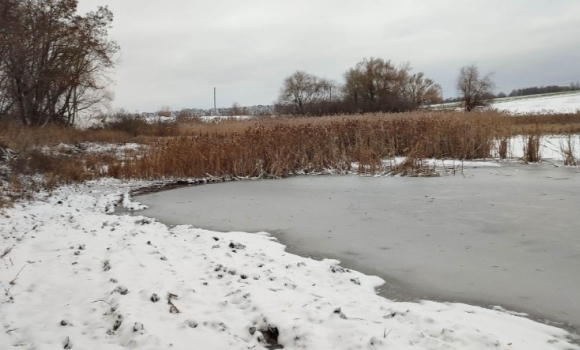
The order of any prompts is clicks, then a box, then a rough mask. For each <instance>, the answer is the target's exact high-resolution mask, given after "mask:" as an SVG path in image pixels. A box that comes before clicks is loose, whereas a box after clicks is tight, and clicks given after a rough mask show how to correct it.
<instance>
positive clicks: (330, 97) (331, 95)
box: [330, 86, 332, 103]
mask: <svg viewBox="0 0 580 350" xmlns="http://www.w3.org/2000/svg"><path fill="white" fill-rule="evenodd" d="M330 103H332V86H330Z"/></svg>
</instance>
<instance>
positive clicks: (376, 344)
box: [0, 180, 580, 349]
mask: <svg viewBox="0 0 580 350" xmlns="http://www.w3.org/2000/svg"><path fill="white" fill-rule="evenodd" d="M143 185H146V183H130V184H123V183H121V182H118V181H114V180H101V181H99V182H92V183H89V184H87V185H83V186H79V187H76V188H73V187H64V188H61V189H59V190H58V191H56V192H55V193H54V194H53V195H52V196H50V197H46V198H39V199H38V200H36V201H34V202H31V203H27V204H18V205H17V206H16V207H15V208H12V209H6V210H4V212H3V213H2V215H1V216H0V237H1V241H0V256H2V255H4V256H3V257H2V258H1V259H0V286H1V288H2V294H0V302H1V303H0V322H1V324H2V326H3V327H4V329H3V330H2V332H0V344H1V345H2V348H3V349H4V348H16V347H23V348H29V349H54V348H57V349H58V348H72V349H121V348H126V347H130V348H135V349H167V348H173V349H191V348H192V346H195V348H200V349H251V348H253V349H258V348H263V347H265V346H266V345H267V344H265V341H266V340H270V342H271V343H274V340H273V338H277V342H278V343H279V344H281V345H282V346H284V348H285V349H374V348H385V349H387V348H396V349H407V348H409V349H421V348H423V349H467V348H468V349H488V348H499V349H580V346H577V345H573V344H570V343H569V342H568V341H567V340H566V338H565V337H566V336H567V335H568V334H567V333H566V332H565V331H564V330H561V329H559V328H555V327H551V326H547V325H544V324H540V323H536V322H533V321H531V320H529V319H526V318H523V317H519V316H515V315H512V314H509V313H506V312H502V311H499V310H488V309H483V308H479V307H474V306H470V305H465V304H446V303H435V302H428V301H425V302H421V303H403V302H393V301H389V300H386V299H384V298H381V297H379V296H377V295H376V294H375V292H374V288H375V287H376V286H378V285H379V284H381V283H382V281H381V280H380V279H378V278H377V277H372V276H365V275H362V274H360V273H357V272H354V271H348V270H345V269H343V268H341V267H340V266H338V262H337V261H334V260H323V261H315V260H312V259H306V258H301V257H298V256H295V255H291V254H288V253H285V251H284V246H282V245H280V244H279V243H277V242H275V241H274V239H273V238H271V237H270V236H269V235H267V234H265V233H262V234H250V233H243V232H231V233H218V232H211V231H206V230H200V229H195V228H192V227H190V226H177V227H174V228H168V227H167V226H165V225H163V224H161V223H159V222H156V221H154V220H152V219H148V218H145V217H140V216H114V215H108V214H107V213H108V212H111V211H112V209H113V208H114V205H115V204H117V203H123V205H125V206H129V207H133V208H138V205H136V204H135V203H133V202H131V201H130V199H129V198H128V197H127V196H126V193H127V192H128V190H129V189H131V188H134V187H136V186H143ZM4 253H6V254H4ZM19 271H20V272H19ZM172 311H173V312H172Z"/></svg>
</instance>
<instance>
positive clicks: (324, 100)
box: [275, 58, 441, 115]
mask: <svg viewBox="0 0 580 350" xmlns="http://www.w3.org/2000/svg"><path fill="white" fill-rule="evenodd" d="M343 78H344V81H343V82H342V83H340V84H339V83H336V82H334V81H332V80H329V79H325V78H321V77H318V76H316V75H314V74H310V73H307V72H305V71H300V70H299V71H296V72H294V73H293V74H292V75H290V76H288V77H286V78H285V79H284V82H283V85H282V88H281V89H280V94H279V97H278V100H277V102H276V104H275V110H276V112H277V113H279V114H290V115H330V114H344V113H365V112H377V111H384V112H401V111H408V110H412V109H416V108H418V107H420V106H422V105H425V104H431V103H439V102H440V101H441V87H440V86H439V85H438V84H435V82H434V81H433V80H432V79H429V78H427V77H425V74H424V73H423V72H418V73H412V72H411V66H410V64H408V63H406V64H402V65H399V66H396V65H395V64H394V63H393V62H392V61H390V60H384V59H381V58H368V59H367V58H365V59H363V60H362V61H360V62H358V63H357V64H356V65H355V66H354V67H352V68H350V69H348V70H347V71H346V72H345V73H344V75H343Z"/></svg>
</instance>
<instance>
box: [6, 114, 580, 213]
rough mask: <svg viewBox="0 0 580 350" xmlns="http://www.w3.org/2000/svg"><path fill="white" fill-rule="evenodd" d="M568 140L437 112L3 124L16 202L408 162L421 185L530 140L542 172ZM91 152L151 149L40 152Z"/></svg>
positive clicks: (577, 128)
mask: <svg viewBox="0 0 580 350" xmlns="http://www.w3.org/2000/svg"><path fill="white" fill-rule="evenodd" d="M562 133H565V134H573V133H580V115H578V114H568V115H552V116H546V115H542V116H529V115H528V116H522V117H511V116H507V115H505V114H502V113H498V112H491V111H487V112H476V113H470V114H464V113H458V112H449V111H441V112H433V111H431V112H412V113H403V114H385V113H380V114H366V115H347V116H333V117H318V118H305V117H304V118H290V117H277V118H260V119H253V120H247V121H239V120H227V121H223V122H217V123H199V122H197V121H194V122H185V123H170V124H167V123H158V124H147V123H144V122H142V121H135V120H132V119H126V120H122V119H121V120H118V121H117V122H116V123H109V124H107V127H106V128H100V129H95V130H73V129H64V128H58V127H45V128H24V127H21V126H19V125H16V124H14V123H7V122H3V123H0V144H2V145H4V147H8V148H10V149H11V150H13V151H15V152H16V154H17V157H16V158H15V159H13V160H10V161H7V160H4V163H5V164H9V166H10V168H11V169H12V175H11V176H10V178H9V179H5V181H8V182H9V183H10V184H11V185H10V186H11V190H10V193H18V192H27V191H28V192H30V191H34V190H37V189H48V190H50V189H52V188H55V187H57V186H59V185H60V184H66V183H75V182H82V181H86V180H88V179H94V178H98V177H102V176H112V177H116V178H123V179H168V178H173V179H174V178H201V177H208V176H215V177H225V178H231V177H281V176H287V175H291V174H296V173H303V172H305V173H312V172H321V171H326V170H328V169H334V170H335V171H336V172H347V171H351V170H352V164H353V163H358V164H357V165H358V173H359V174H367V175H372V174H377V173H383V172H385V167H384V166H383V163H382V160H383V159H388V158H393V157H407V160H406V161H405V162H403V163H402V164H399V165H397V166H396V167H395V168H393V169H391V170H392V171H393V172H394V173H399V174H401V175H407V176H414V175H420V174H422V173H424V174H428V173H429V172H430V169H429V168H428V167H425V165H424V163H423V162H422V161H421V159H425V158H438V159H447V158H450V159H461V160H463V159H481V158H489V157H498V156H499V158H501V159H505V158H508V157H509V154H510V150H509V147H510V143H509V140H510V138H513V137H515V136H516V135H522V136H521V137H524V138H525V142H524V147H525V152H524V154H525V157H524V158H525V160H526V161H528V162H537V161H539V160H540V152H539V150H540V149H539V146H540V141H541V138H542V137H543V136H544V135H547V134H562ZM82 142H104V143H127V142H136V143H146V144H148V145H149V147H148V148H147V149H145V150H143V151H139V152H137V153H136V154H134V155H132V156H131V157H129V158H128V159H126V157H122V159H119V157H118V156H117V155H115V154H114V152H110V153H105V154H86V153H79V154H76V153H70V154H57V155H53V154H45V153H43V152H40V151H39V147H41V146H49V147H54V146H56V145H58V144H60V143H66V144H78V143H82ZM562 152H563V154H570V157H565V158H566V159H568V162H569V163H570V164H574V163H573V160H574V159H577V158H575V155H574V154H575V150H574V149H573V144H571V143H569V144H568V145H562ZM0 162H2V160H0ZM32 175H42V176H41V178H42V180H41V181H40V180H39V181H37V182H36V183H30V182H29V181H28V182H27V181H23V180H22V176H28V178H31V177H32ZM5 177H6V176H5ZM1 198H2V196H0V202H2V201H4V205H6V204H5V202H6V199H4V200H2V199H1ZM3 198H5V197H3Z"/></svg>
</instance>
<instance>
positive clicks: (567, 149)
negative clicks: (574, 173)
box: [560, 134, 580, 166]
mask: <svg viewBox="0 0 580 350" xmlns="http://www.w3.org/2000/svg"><path fill="white" fill-rule="evenodd" d="M579 140H580V138H579ZM560 152H561V153H562V158H563V159H564V165H568V166H578V165H580V155H577V154H576V146H575V143H574V139H573V138H572V135H570V134H568V135H566V139H565V141H562V140H560Z"/></svg>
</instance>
